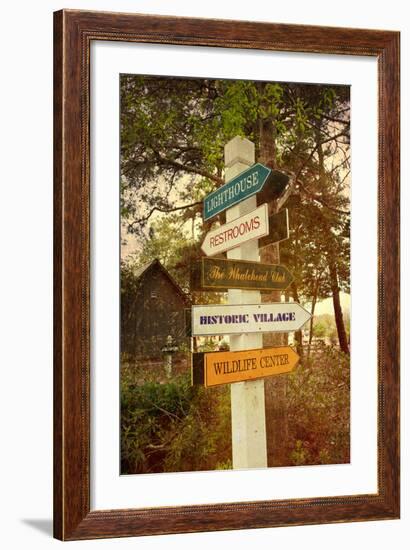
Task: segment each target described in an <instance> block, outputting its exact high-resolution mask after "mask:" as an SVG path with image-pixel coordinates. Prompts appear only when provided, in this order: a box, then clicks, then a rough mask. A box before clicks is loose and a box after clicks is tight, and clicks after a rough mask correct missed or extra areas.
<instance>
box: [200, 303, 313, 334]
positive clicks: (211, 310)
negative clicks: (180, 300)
mask: <svg viewBox="0 0 410 550" xmlns="http://www.w3.org/2000/svg"><path fill="white" fill-rule="evenodd" d="M310 318H311V314H310V313H309V312H308V311H307V310H306V309H305V308H303V307H302V306H301V305H300V304H298V303H297V302H283V303H282V302H275V303H272V304H235V305H233V304H232V305H231V304H228V305H201V306H192V335H193V336H211V335H220V334H244V333H263V332H292V331H295V330H299V329H300V328H301V327H302V326H303V325H304V324H305V323H306V322H307V321H308V320H309V319H310Z"/></svg>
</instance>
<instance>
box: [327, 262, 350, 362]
mask: <svg viewBox="0 0 410 550" xmlns="http://www.w3.org/2000/svg"><path fill="white" fill-rule="evenodd" d="M329 273H330V282H331V288H332V297H333V309H334V312H335V321H336V329H337V336H338V338H339V345H340V349H341V350H342V351H343V352H344V353H349V342H348V340H347V336H346V329H345V324H344V321H343V312H342V307H341V305H340V295H339V292H340V289H339V281H338V276H337V268H336V264H335V262H334V261H333V260H331V261H330V262H329Z"/></svg>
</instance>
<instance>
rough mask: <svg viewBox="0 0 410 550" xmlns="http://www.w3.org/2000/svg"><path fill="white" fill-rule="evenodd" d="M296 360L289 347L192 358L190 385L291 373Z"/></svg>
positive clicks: (229, 382)
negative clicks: (191, 383)
mask: <svg viewBox="0 0 410 550" xmlns="http://www.w3.org/2000/svg"><path fill="white" fill-rule="evenodd" d="M299 359H300V357H299V355H298V354H297V353H296V352H295V351H294V350H293V349H292V348H291V347H289V346H282V347H275V348H265V349H250V350H244V351H228V352H224V351H218V352H215V353H194V354H193V355H192V382H193V384H203V385H204V386H206V387H209V386H218V385H220V384H232V383H233V382H243V381H244V380H255V379H256V378H265V377H266V376H275V375H278V374H284V373H287V372H291V371H292V370H293V369H294V368H295V366H296V365H297V363H298V361H299Z"/></svg>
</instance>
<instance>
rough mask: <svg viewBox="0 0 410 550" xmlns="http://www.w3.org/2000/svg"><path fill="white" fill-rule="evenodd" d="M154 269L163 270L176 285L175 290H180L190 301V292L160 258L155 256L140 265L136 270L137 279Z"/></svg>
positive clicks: (179, 292) (185, 298)
mask: <svg viewBox="0 0 410 550" xmlns="http://www.w3.org/2000/svg"><path fill="white" fill-rule="evenodd" d="M153 269H158V270H159V271H161V272H162V273H163V274H164V275H165V277H167V279H168V280H169V281H170V283H171V284H172V285H173V286H174V287H175V290H176V291H177V292H178V294H180V295H181V296H182V297H183V299H184V300H186V301H190V299H189V296H188V294H187V293H186V292H184V291H183V290H182V288H181V287H180V286H179V284H178V283H177V282H176V281H175V279H174V278H173V277H172V275H171V274H170V273H169V271H168V270H167V269H166V268H165V267H164V266H163V265H162V263H161V262H160V261H159V260H158V258H155V259H154V260H152V261H150V262H147V263H146V264H143V265H142V266H140V267H139V268H138V269H137V270H136V271H135V277H136V279H137V280H138V279H141V277H142V276H143V275H145V274H148V272H149V271H151V270H153Z"/></svg>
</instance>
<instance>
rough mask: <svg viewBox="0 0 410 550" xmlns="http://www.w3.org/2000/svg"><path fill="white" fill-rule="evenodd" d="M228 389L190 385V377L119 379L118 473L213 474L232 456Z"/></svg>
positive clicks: (131, 375)
mask: <svg viewBox="0 0 410 550" xmlns="http://www.w3.org/2000/svg"><path fill="white" fill-rule="evenodd" d="M227 434H230V398H229V389H227V388H222V389H217V390H216V391H206V390H205V389H204V388H203V387H199V386H191V381H190V376H189V373H187V374H183V375H178V376H175V377H174V379H173V380H172V381H170V382H168V383H160V382H157V381H154V380H152V379H151V380H150V379H149V376H148V379H146V380H145V381H142V380H141V373H139V372H138V368H135V367H134V368H132V367H127V368H125V369H123V372H122V376H121V471H122V473H124V474H126V473H150V472H175V471H197V470H213V469H217V468H220V467H221V465H223V464H225V465H226V464H229V461H230V457H231V452H232V451H231V442H230V437H227Z"/></svg>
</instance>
